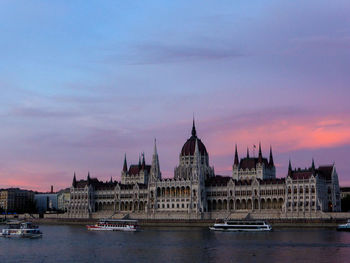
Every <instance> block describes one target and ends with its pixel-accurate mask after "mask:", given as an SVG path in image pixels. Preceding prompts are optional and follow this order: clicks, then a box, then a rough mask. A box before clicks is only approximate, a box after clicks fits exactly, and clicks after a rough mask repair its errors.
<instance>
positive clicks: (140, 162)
mask: <svg viewBox="0 0 350 263" xmlns="http://www.w3.org/2000/svg"><path fill="white" fill-rule="evenodd" d="M139 170H141V156H140V154H139Z"/></svg>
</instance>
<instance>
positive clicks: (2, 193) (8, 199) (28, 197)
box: [0, 188, 35, 213]
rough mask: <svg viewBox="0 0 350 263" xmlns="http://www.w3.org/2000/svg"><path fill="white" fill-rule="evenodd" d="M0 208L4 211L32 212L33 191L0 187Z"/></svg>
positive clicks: (33, 206)
mask: <svg viewBox="0 0 350 263" xmlns="http://www.w3.org/2000/svg"><path fill="white" fill-rule="evenodd" d="M0 208H1V209H2V210H3V211H4V212H16V213H23V212H34V210H35V205H34V192H33V191H28V190H22V189H19V188H9V189H1V190H0Z"/></svg>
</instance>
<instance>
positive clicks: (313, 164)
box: [311, 158, 315, 171]
mask: <svg viewBox="0 0 350 263" xmlns="http://www.w3.org/2000/svg"><path fill="white" fill-rule="evenodd" d="M311 169H312V170H313V171H315V162H314V158H312V164H311Z"/></svg>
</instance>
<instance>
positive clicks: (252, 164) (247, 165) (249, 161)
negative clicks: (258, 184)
mask: <svg viewBox="0 0 350 263" xmlns="http://www.w3.org/2000/svg"><path fill="white" fill-rule="evenodd" d="M258 162H259V158H249V157H247V158H242V159H241V161H240V163H239V169H243V170H245V169H249V170H250V169H253V168H254V169H255V168H256V165H257V164H258ZM262 163H263V164H265V167H268V165H269V162H268V161H267V159H266V158H262Z"/></svg>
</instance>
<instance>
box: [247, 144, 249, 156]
mask: <svg viewBox="0 0 350 263" xmlns="http://www.w3.org/2000/svg"><path fill="white" fill-rule="evenodd" d="M247 158H249V148H248V147H247Z"/></svg>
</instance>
